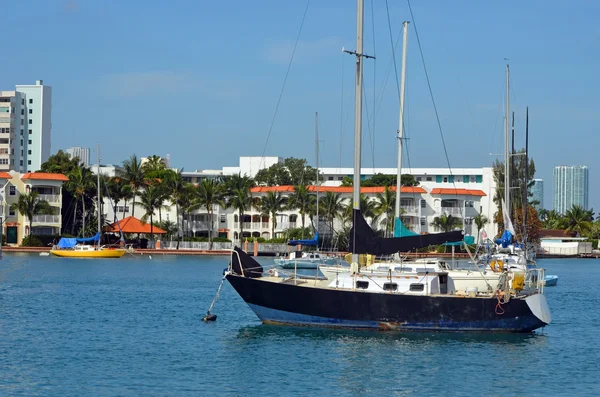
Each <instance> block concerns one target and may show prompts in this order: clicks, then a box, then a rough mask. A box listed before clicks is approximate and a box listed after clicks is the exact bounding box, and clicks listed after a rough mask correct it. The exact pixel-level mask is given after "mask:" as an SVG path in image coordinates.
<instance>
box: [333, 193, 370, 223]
mask: <svg viewBox="0 0 600 397" xmlns="http://www.w3.org/2000/svg"><path fill="white" fill-rule="evenodd" d="M375 207H376V203H375V201H373V200H371V199H369V198H368V197H367V196H365V195H364V194H362V193H361V194H360V201H359V208H360V212H361V213H362V214H363V216H364V217H365V218H369V219H371V222H370V223H371V225H373V224H375V223H377V219H378V218H379V215H378V214H377V212H376V210H375ZM353 210H354V208H353V205H352V203H351V202H349V203H346V204H344V205H343V209H342V212H341V217H342V220H343V224H344V226H346V225H348V224H350V223H352V214H353Z"/></svg>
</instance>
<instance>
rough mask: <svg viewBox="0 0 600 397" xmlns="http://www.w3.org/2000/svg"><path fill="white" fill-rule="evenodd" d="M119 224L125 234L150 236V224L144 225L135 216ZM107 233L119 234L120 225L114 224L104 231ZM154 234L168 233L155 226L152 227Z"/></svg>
mask: <svg viewBox="0 0 600 397" xmlns="http://www.w3.org/2000/svg"><path fill="white" fill-rule="evenodd" d="M119 223H120V224H121V230H122V231H123V233H146V234H150V223H142V221H140V220H139V219H137V218H134V217H133V216H128V217H127V218H125V219H121V220H120V221H119ZM103 230H104V231H105V232H109V233H110V232H113V233H118V232H119V225H118V224H117V222H115V223H113V224H112V225H110V226H106V227H105V228H104V229H103ZM152 233H154V234H165V233H167V232H165V231H164V230H163V229H161V228H159V227H156V226H153V227H152Z"/></svg>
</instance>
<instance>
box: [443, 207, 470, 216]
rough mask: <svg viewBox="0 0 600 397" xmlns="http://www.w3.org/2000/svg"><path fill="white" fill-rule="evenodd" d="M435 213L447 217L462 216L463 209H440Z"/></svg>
mask: <svg viewBox="0 0 600 397" xmlns="http://www.w3.org/2000/svg"><path fill="white" fill-rule="evenodd" d="M437 212H438V213H440V214H448V215H464V213H465V209H464V208H462V207H440V208H439V209H438V210H437Z"/></svg>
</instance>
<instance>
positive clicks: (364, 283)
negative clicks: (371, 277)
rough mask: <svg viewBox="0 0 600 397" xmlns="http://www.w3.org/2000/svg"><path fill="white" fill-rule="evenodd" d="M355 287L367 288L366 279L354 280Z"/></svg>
mask: <svg viewBox="0 0 600 397" xmlns="http://www.w3.org/2000/svg"><path fill="white" fill-rule="evenodd" d="M356 288H358V289H367V288H369V282H368V281H357V282H356Z"/></svg>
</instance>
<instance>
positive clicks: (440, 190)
mask: <svg viewBox="0 0 600 397" xmlns="http://www.w3.org/2000/svg"><path fill="white" fill-rule="evenodd" d="M431 194H451V195H461V194H462V195H465V196H487V194H485V193H484V192H483V191H481V190H477V189H452V188H439V187H436V188H435V189H433V190H432V191H431Z"/></svg>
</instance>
